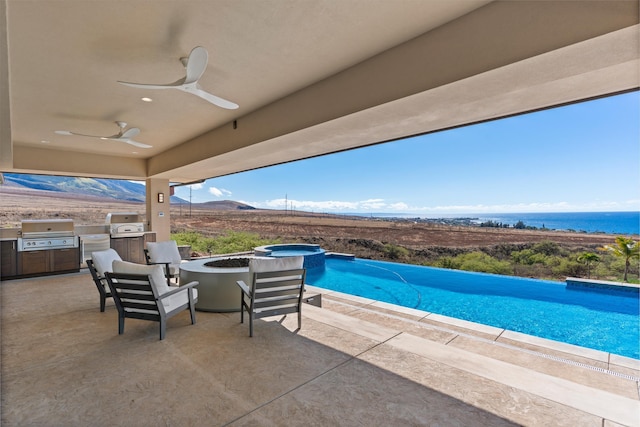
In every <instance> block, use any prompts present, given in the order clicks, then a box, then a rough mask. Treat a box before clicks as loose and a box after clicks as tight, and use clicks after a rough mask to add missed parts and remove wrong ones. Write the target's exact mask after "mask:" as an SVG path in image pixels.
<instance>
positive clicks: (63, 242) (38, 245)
mask: <svg viewBox="0 0 640 427" xmlns="http://www.w3.org/2000/svg"><path fill="white" fill-rule="evenodd" d="M77 247H78V236H76V235H75V234H74V228H73V220H71V219H36V220H23V221H22V223H21V237H19V238H18V251H20V252H24V251H37V250H43V249H64V248H77Z"/></svg>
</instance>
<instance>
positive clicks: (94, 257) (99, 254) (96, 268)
mask: <svg viewBox="0 0 640 427" xmlns="http://www.w3.org/2000/svg"><path fill="white" fill-rule="evenodd" d="M113 261H122V258H120V255H118V252H116V251H115V250H113V249H107V250H104V251H96V252H93V253H92V254H91V259H89V260H87V266H88V267H89V272H90V273H91V277H93V282H94V283H95V284H96V288H98V292H99V293H100V311H101V312H104V308H105V304H106V300H107V298H111V297H112V295H111V289H109V285H108V284H107V278H106V277H105V275H104V274H105V273H106V272H107V271H112V264H113Z"/></svg>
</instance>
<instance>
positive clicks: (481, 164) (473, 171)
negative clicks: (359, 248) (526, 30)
mask: <svg viewBox="0 0 640 427" xmlns="http://www.w3.org/2000/svg"><path fill="white" fill-rule="evenodd" d="M176 195H177V196H178V197H181V198H183V199H185V200H187V201H188V200H189V188H188V187H179V188H176ZM191 200H192V202H193V203H199V202H206V201H212V200H236V201H240V202H244V203H247V204H249V205H252V206H254V207H256V208H268V209H284V208H285V200H287V201H288V203H287V204H286V206H287V208H288V209H291V208H293V209H296V210H305V211H313V212H331V213H338V212H339V213H364V214H368V213H412V214H419V215H422V216H432V217H433V216H435V217H437V216H440V215H442V216H445V215H457V214H465V213H508V212H594V211H630V210H634V211H640V95H639V93H638V92H633V93H629V94H624V95H618V96H615V97H609V98H604V99H599V100H595V101H590V102H584V103H579V104H574V105H570V106H566V107H561V108H556V109H552V110H545V111H540V112H536V113H532V114H527V115H522V116H517V117H512V118H508V119H503V120H498V121H493V122H488V123H483V124H478V125H473V126H467V127H464V128H460V129H453V130H449V131H443V132H438V133H434V134H430V135H423V136H418V137H413V138H407V139H404V140H400V141H394V142H390V143H385V144H379V145H375V146H371V147H365V148H360V149H356V150H351V151H347V152H343V153H337V154H330V155H326V156H322V157H317V158H313V159H307V160H301V161H298V162H292V163H288V164H285V165H279V166H272V167H268V168H263V169H258V170H254V171H249V172H242V173H238V174H234V175H230V176H225V177H220V178H214V179H209V180H207V181H206V182H205V183H203V184H197V185H194V186H192V188H191Z"/></svg>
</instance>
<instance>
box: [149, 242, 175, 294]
mask: <svg viewBox="0 0 640 427" xmlns="http://www.w3.org/2000/svg"><path fill="white" fill-rule="evenodd" d="M144 254H145V257H146V259H147V264H149V265H155V264H161V265H163V266H164V271H165V277H166V278H167V284H168V285H171V279H175V280H176V283H177V282H178V278H179V276H180V263H181V262H182V257H181V256H180V251H179V250H178V244H177V243H176V241H175V240H167V241H166V242H148V243H147V248H146V249H145V250H144Z"/></svg>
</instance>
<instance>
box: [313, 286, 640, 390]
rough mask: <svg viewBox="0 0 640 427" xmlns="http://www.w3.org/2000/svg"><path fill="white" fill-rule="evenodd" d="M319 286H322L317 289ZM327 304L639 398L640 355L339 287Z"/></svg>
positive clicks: (382, 323)
mask: <svg viewBox="0 0 640 427" xmlns="http://www.w3.org/2000/svg"><path fill="white" fill-rule="evenodd" d="M315 290H316V291H317V288H316V289H315ZM323 308H325V309H327V310H331V311H334V312H337V313H342V314H346V315H348V316H349V317H354V318H356V319H360V320H365V321H367V322H370V323H373V324H376V325H378V326H379V327H384V328H391V329H392V330H393V331H396V332H400V331H403V332H407V333H411V334H413V335H416V336H419V337H421V338H423V339H426V340H429V341H433V342H437V343H440V344H444V345H448V346H451V347H456V348H460V349H463V350H466V351H470V352H474V353H477V354H480V355H484V356H487V357H491V358H494V359H497V360H502V361H505V362H507V363H511V364H515V365H519V366H523V367H527V368H529V369H533V370H536V371H538V372H540V373H543V374H550V375H555V376H559V377H562V378H565V379H570V380H572V381H578V382H580V383H582V384H584V385H587V386H594V387H595V386H597V387H600V385H601V384H604V387H605V389H607V390H609V391H611V392H613V393H617V394H621V395H623V396H627V397H630V398H634V399H638V398H639V397H640V396H639V391H638V388H639V386H640V381H639V378H640V361H638V360H635V359H630V358H626V357H622V356H616V355H610V354H609V353H605V352H601V351H596V350H591V349H586V348H583V347H578V346H573V345H569V344H564V343H558V342H556V341H551V340H545V339H542V338H537V337H532V336H530V335H525V334H520V333H517V332H512V331H506V330H503V329H500V328H494V327H491V326H486V325H480V324H477V323H473V322H467V321H464V320H459V319H453V318H449V317H446V316H441V315H436V314H432V313H426V312H422V311H419V310H414V309H409V308H405V307H399V306H395V305H393V304H387V303H380V302H376V301H371V300H367V299H365V298H360V297H353V296H350V295H346V294H341V293H337V292H325V293H324V294H323Z"/></svg>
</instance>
